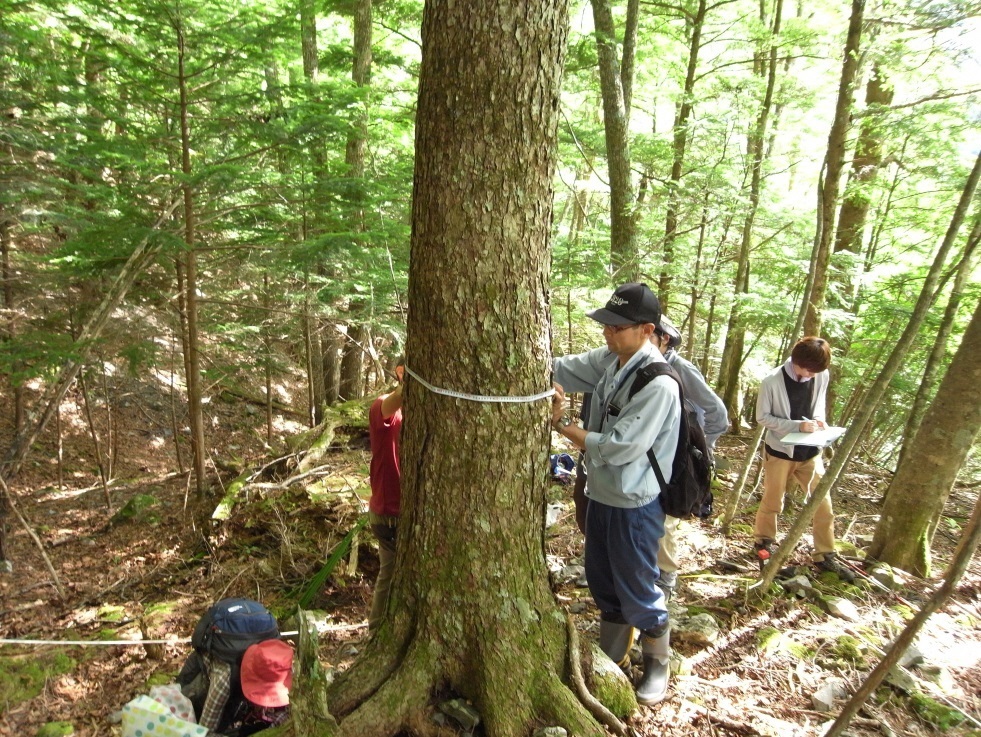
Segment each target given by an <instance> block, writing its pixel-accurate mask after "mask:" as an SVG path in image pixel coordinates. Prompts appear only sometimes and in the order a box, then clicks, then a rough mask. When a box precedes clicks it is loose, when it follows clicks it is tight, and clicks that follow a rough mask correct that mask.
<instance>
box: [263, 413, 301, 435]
mask: <svg viewBox="0 0 981 737" xmlns="http://www.w3.org/2000/svg"><path fill="white" fill-rule="evenodd" d="M272 424H273V430H275V431H276V432H280V433H283V434H286V435H296V434H298V433H301V432H303V431H304V430H308V429H309V428H308V427H307V426H306V425H305V424H304V423H302V422H297V421H296V420H291V419H288V418H286V417H281V416H277V417H273V423H272Z"/></svg>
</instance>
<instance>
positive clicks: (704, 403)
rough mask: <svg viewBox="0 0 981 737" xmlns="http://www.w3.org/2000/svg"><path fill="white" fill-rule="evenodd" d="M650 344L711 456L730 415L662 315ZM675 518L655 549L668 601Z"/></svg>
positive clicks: (674, 578)
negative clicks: (677, 383) (675, 381)
mask: <svg viewBox="0 0 981 737" xmlns="http://www.w3.org/2000/svg"><path fill="white" fill-rule="evenodd" d="M651 342H652V343H653V344H654V345H655V346H656V347H657V349H658V350H659V351H660V352H661V354H662V355H663V356H664V360H665V361H667V362H668V365H669V366H670V367H671V368H673V369H674V370H675V373H676V374H678V378H680V379H681V386H682V388H683V389H684V390H685V400H686V402H687V404H688V409H689V410H692V411H694V413H695V417H696V418H697V419H698V424H699V425H700V426H701V428H702V431H703V432H704V433H705V444H706V445H707V446H708V449H709V452H710V453H714V451H715V442H716V441H717V440H718V439H719V436H720V435H722V434H724V433H725V432H726V431H728V430H729V415H728V412H726V406H725V404H724V403H723V402H722V400H721V399H719V396H718V395H717V394H716V393H715V392H714V391H712V390H711V389H710V388H709V385H708V384H707V383H706V382H705V377H704V376H702V372H701V371H699V370H698V369H697V368H696V367H695V365H694V364H693V363H692V362H691V361H688V360H686V359H684V358H682V357H681V355H680V354H679V353H678V351H677V348H678V347H679V346H680V345H681V332H680V331H679V330H678V328H676V327H675V326H674V323H672V322H671V321H670V320H669V319H668V318H667V316H665V315H663V314H662V315H661V322H660V323H659V324H658V326H657V329H656V330H655V331H654V337H652V338H651ZM680 523H681V520H679V519H678V518H677V517H668V518H667V520H666V521H665V525H664V539H662V540H661V546H660V548H659V549H658V555H657V565H658V568H659V569H660V571H661V577H660V578H659V579H658V585H659V586H660V587H661V588H662V589H663V590H664V593H665V594H666V595H667V596H668V598H671V595H672V594H673V593H674V589H675V586H677V583H678V552H677V551H678V525H679V524H680Z"/></svg>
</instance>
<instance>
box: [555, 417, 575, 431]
mask: <svg viewBox="0 0 981 737" xmlns="http://www.w3.org/2000/svg"><path fill="white" fill-rule="evenodd" d="M571 424H572V418H571V417H568V416H566V417H560V418H559V419H557V420H556V421H555V422H553V423H552V427H554V428H555V429H556V430H564V429H565V428H567V427H569V425H571Z"/></svg>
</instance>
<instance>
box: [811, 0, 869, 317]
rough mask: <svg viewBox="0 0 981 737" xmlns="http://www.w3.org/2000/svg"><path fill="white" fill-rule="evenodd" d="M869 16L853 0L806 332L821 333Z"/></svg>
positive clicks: (859, 1) (826, 162)
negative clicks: (822, 313)
mask: <svg viewBox="0 0 981 737" xmlns="http://www.w3.org/2000/svg"><path fill="white" fill-rule="evenodd" d="M864 18H865V0H852V11H851V17H850V18H849V20H848V36H847V37H846V39H845V54H844V60H843V61H842V65H841V79H840V81H839V83H838V101H837V102H836V103H835V117H834V120H833V121H832V123H831V131H830V133H829V134H828V150H827V153H826V154H825V158H824V181H823V182H822V183H821V207H820V209H819V210H818V213H817V230H818V238H817V242H816V243H815V246H814V248H815V251H816V254H815V258H814V274H813V283H812V285H811V288H810V290H809V294H805V295H804V297H805V300H806V303H807V313H806V315H805V317H804V334H805V335H820V334H821V308H822V307H823V306H824V297H825V292H826V291H827V288H828V269H829V268H830V266H831V243H832V239H833V238H834V223H835V210H836V209H837V207H838V189H839V186H840V180H841V170H842V169H843V168H844V166H845V149H846V146H847V135H848V128H849V122H850V118H851V111H852V98H853V94H854V87H855V78H856V77H857V75H858V67H859V47H860V45H861V42H862V24H863V22H864Z"/></svg>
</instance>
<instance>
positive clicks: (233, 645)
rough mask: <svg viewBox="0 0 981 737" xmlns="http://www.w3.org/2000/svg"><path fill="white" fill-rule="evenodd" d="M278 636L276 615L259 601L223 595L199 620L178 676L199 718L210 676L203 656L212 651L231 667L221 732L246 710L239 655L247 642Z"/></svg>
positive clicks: (214, 656) (247, 646)
mask: <svg viewBox="0 0 981 737" xmlns="http://www.w3.org/2000/svg"><path fill="white" fill-rule="evenodd" d="M277 637H279V625H278V624H277V623H276V618H275V617H274V616H273V615H272V614H270V612H269V610H268V609H266V608H265V607H264V606H263V605H262V604H260V603H259V602H257V601H253V600H252V599H235V598H233V599H222V600H221V601H219V602H218V603H217V604H215V605H213V606H212V607H211V608H210V609H208V611H207V612H205V613H204V615H203V616H202V617H201V619H200V620H198V623H197V625H196V626H195V627H194V634H192V635H191V645H192V646H193V647H194V652H193V653H191V655H190V656H189V657H188V659H187V661H186V662H185V663H184V667H183V668H182V669H181V672H180V675H178V677H177V683H178V684H179V685H180V686H181V691H182V692H183V693H184V695H185V696H187V697H188V698H189V699H190V700H191V703H192V704H193V705H194V713H195V715H196V716H197V717H198V719H199V720H200V718H201V712H202V710H203V709H204V702H205V700H206V699H207V696H208V688H209V686H210V678H209V676H208V673H207V669H206V668H205V667H204V661H203V657H204V656H205V655H211V657H213V658H217V659H219V660H222V661H224V662H226V663H228V664H229V665H230V666H231V667H232V673H231V696H230V698H229V699H228V703H227V704H226V706H225V710H224V712H222V717H221V722H220V724H219V726H218V731H219V732H224V731H225V730H227V729H228V728H229V727H231V726H232V725H233V724H234V723H235V722H236V721H237V720H239V719H241V717H242V716H243V715H244V712H245V700H244V697H243V695H242V684H241V680H240V677H239V670H240V668H241V666H242V656H244V655H245V651H246V650H248V649H249V647H250V646H252V645H254V644H256V643H257V642H263V641H264V640H271V639H274V638H277Z"/></svg>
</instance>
